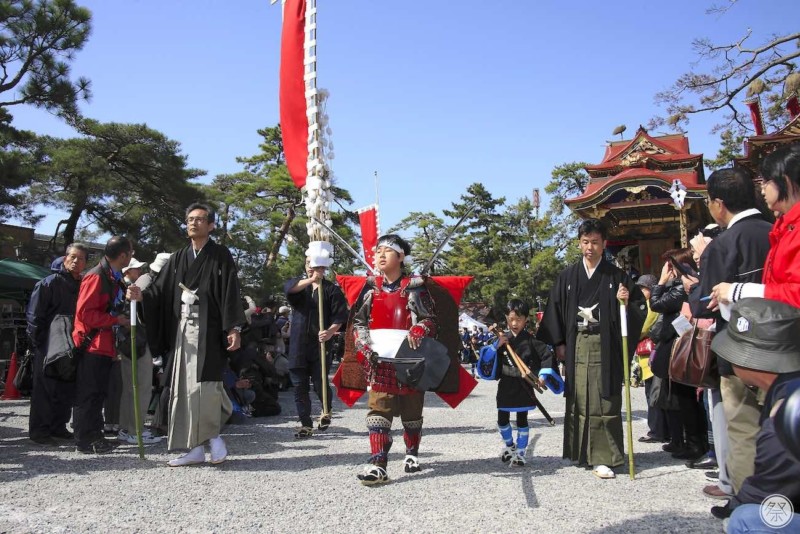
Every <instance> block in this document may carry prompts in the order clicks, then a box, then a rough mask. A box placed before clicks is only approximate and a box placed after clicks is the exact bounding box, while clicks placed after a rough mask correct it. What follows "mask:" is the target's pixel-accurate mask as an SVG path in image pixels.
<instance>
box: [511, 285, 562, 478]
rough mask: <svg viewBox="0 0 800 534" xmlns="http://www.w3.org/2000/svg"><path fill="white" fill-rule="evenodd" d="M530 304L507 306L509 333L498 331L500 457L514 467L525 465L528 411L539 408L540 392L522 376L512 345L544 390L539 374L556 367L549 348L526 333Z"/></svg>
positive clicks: (516, 300)
mask: <svg viewBox="0 0 800 534" xmlns="http://www.w3.org/2000/svg"><path fill="white" fill-rule="evenodd" d="M529 311H530V308H529V307H528V305H527V304H526V303H525V302H523V301H521V300H519V299H511V300H510V301H509V302H508V304H507V305H506V323H507V324H508V332H498V337H497V357H498V358H499V359H500V361H499V362H498V366H497V378H498V379H499V382H498V384H497V429H498V430H499V431H500V436H501V437H502V438H503V442H504V443H505V446H504V447H503V451H502V453H501V454H500V459H501V460H502V461H503V463H507V462H509V461H510V462H511V465H512V466H515V467H522V466H524V465H525V450H526V449H527V447H528V411H530V410H533V409H534V408H535V407H536V393H535V392H534V390H533V386H532V385H531V384H529V383H528V382H526V381H525V379H523V378H522V373H520V370H519V369H518V368H517V367H516V366H515V365H514V360H513V359H512V358H511V355H510V354H509V352H508V350H507V349H506V348H504V346H505V345H506V344H508V345H509V346H510V347H511V348H512V349H513V350H514V352H515V353H516V354H517V356H519V358H520V360H522V361H523V362H524V363H525V365H527V366H528V368H529V369H530V372H531V375H532V379H533V380H536V381H538V385H539V387H540V388H543V387H545V380H544V378H543V377H540V376H539V371H540V370H542V369H546V368H551V367H552V366H553V353H552V351H551V350H550V349H549V347H548V346H547V345H545V344H544V343H542V342H541V341H538V340H537V339H536V338H534V337H533V336H532V335H531V334H530V333H528V331H527V330H526V328H525V327H526V325H527V323H528V312H529ZM511 412H516V414H517V442H516V444H515V443H514V435H513V430H512V428H511V424H510V422H509V421H510V418H511Z"/></svg>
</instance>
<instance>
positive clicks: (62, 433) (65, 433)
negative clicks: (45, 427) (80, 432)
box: [50, 428, 75, 439]
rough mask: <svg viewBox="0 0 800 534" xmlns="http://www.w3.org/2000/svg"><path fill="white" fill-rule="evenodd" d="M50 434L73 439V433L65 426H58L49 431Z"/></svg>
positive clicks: (55, 436) (58, 437)
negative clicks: (54, 429) (56, 428)
mask: <svg viewBox="0 0 800 534" xmlns="http://www.w3.org/2000/svg"><path fill="white" fill-rule="evenodd" d="M50 435H51V436H52V437H54V438H57V439H75V434H73V433H72V432H70V431H69V430H67V429H66V428H59V429H58V430H56V431H55V432H50Z"/></svg>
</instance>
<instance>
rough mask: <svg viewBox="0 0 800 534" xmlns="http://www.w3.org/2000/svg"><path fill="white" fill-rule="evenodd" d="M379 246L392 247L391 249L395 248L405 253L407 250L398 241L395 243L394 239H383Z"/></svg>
mask: <svg viewBox="0 0 800 534" xmlns="http://www.w3.org/2000/svg"><path fill="white" fill-rule="evenodd" d="M378 247H386V248H390V249H392V250H394V251H395V252H397V253H398V254H403V255H405V251H404V250H403V247H401V246H400V245H398V244H397V243H395V242H394V241H391V240H389V239H384V240H383V241H381V242H380V243H378Z"/></svg>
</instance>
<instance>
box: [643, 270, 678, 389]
mask: <svg viewBox="0 0 800 534" xmlns="http://www.w3.org/2000/svg"><path fill="white" fill-rule="evenodd" d="M685 301H686V290H685V289H683V284H682V283H681V281H680V280H679V279H676V280H673V281H672V282H670V283H669V284H668V285H657V286H655V287H653V289H652V292H651V294H650V309H651V310H653V311H654V312H658V313H660V314H661V319H659V320H660V321H662V323H661V327H660V328H659V329H657V332H653V329H651V330H650V339H652V340H653V341H654V342H655V343H656V355H655V358H654V359H653V364H652V365H651V366H650V370H651V371H653V374H654V375H656V376H657V377H659V378H661V379H664V380H666V379H668V378H669V359H670V355H671V353H672V345H673V343H675V339H677V337H678V333H677V332H676V331H675V328H674V327H673V326H672V321H674V320H675V319H677V318H678V315H680V312H681V308H682V307H683V303H684V302H685Z"/></svg>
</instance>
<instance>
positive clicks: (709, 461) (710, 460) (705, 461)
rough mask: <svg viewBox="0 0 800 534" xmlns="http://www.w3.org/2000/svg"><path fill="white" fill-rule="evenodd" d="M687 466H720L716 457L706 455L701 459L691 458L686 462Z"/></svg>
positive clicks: (712, 467) (702, 467)
mask: <svg viewBox="0 0 800 534" xmlns="http://www.w3.org/2000/svg"><path fill="white" fill-rule="evenodd" d="M686 467H688V468H689V469H716V468H717V467H719V466H718V465H717V459H716V458H714V457H713V456H708V455H706V456H705V457H703V458H700V459H699V460H689V461H688V462H686Z"/></svg>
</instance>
